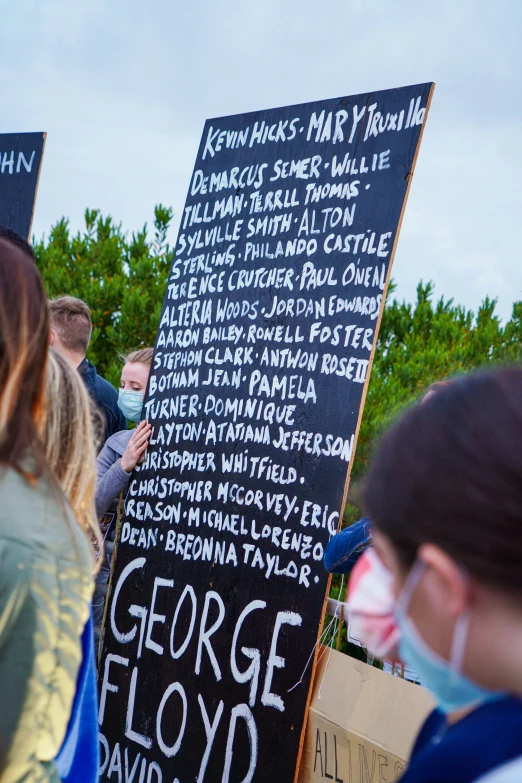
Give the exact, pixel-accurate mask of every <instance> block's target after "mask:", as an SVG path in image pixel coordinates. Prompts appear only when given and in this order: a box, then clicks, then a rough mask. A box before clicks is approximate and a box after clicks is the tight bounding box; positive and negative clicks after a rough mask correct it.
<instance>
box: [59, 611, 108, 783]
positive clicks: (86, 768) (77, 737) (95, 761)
mask: <svg viewBox="0 0 522 783" xmlns="http://www.w3.org/2000/svg"><path fill="white" fill-rule="evenodd" d="M82 653H83V658H82V664H81V666H80V671H79V673H78V680H77V683H76V693H75V696H74V702H73V708H72V712H71V717H70V719H69V725H68V727H67V734H66V735H65V739H64V741H63V745H62V747H61V749H60V752H59V753H58V756H57V757H56V759H55V764H56V769H57V770H58V774H59V775H60V779H61V781H62V783H79V781H81V782H82V783H96V781H97V780H98V769H99V742H98V696H97V691H96V668H95V663H94V642H93V630H92V618H89V620H88V621H87V623H86V625H85V628H84V631H83V635H82Z"/></svg>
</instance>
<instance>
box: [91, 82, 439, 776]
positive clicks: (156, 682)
mask: <svg viewBox="0 0 522 783" xmlns="http://www.w3.org/2000/svg"><path fill="white" fill-rule="evenodd" d="M432 89H433V86H432V85H431V84H425V85H419V86H415V87H405V88H402V89H398V90H389V91H384V92H377V93H371V94H365V95H359V96H355V97H350V98H340V99H336V100H331V101H321V102H317V103H311V104H304V105H300V106H290V107H284V108H281V109H274V110H271V111H263V112H256V113H253V114H246V115H238V116H232V117H225V118H221V119H217V120H209V121H208V122H207V123H206V125H205V129H204V132H203V138H202V141H201V145H200V149H199V153H198V157H197V161H196V166H195V170H194V174H193V176H192V179H191V182H190V187H189V193H188V197H187V202H186V206H185V210H184V214H183V217H182V221H181V228H180V232H179V237H178V241H177V246H176V252H175V256H174V260H173V264H172V269H171V273H170V278H169V281H168V285H167V292H166V296H165V301H164V306H163V311H162V316H161V319H160V327H159V331H158V336H157V340H156V346H155V357H154V361H153V368H152V372H151V377H150V380H149V387H148V393H147V399H146V402H145V406H144V407H145V412H144V415H145V416H146V417H147V418H148V419H149V420H150V421H151V423H152V424H153V430H154V432H153V437H152V439H151V443H150V448H149V450H148V455H147V459H146V461H145V462H144V463H143V464H142V465H141V466H140V468H139V470H137V471H136V472H135V474H134V475H133V477H132V479H131V483H130V487H129V493H128V495H127V499H126V504H125V519H124V521H123V525H122V531H121V541H120V546H119V549H118V557H117V562H116V567H115V573H114V576H113V585H114V589H113V590H112V596H111V604H110V609H109V611H108V615H107V623H106V632H105V642H104V651H103V656H102V660H101V668H100V681H101V685H100V715H99V720H100V730H101V733H100V737H101V745H102V748H101V750H102V770H101V775H102V780H107V781H109V780H114V779H115V778H117V779H119V776H120V770H122V769H127V768H128V769H129V770H134V776H135V779H136V780H142V779H143V780H144V781H154V783H155V782H156V781H168V783H171V781H174V780H177V781H179V783H188V781H196V780H197V781H198V783H203V781H205V783H207V782H209V783H210V782H214V781H219V783H229V782H230V783H232V781H233V782H234V783H236V781H237V783H239V782H240V781H243V783H250V781H257V782H258V783H265V782H266V783H272V782H273V781H274V780H277V781H278V782H279V783H291V781H292V780H293V779H294V774H295V771H296V765H297V761H298V756H299V752H300V747H301V743H302V737H303V725H304V721H305V716H306V712H307V706H308V699H309V685H310V679H311V675H312V670H313V657H314V656H313V651H314V646H315V644H316V640H317V635H318V629H319V626H320V623H321V618H322V616H323V610H324V604H325V594H326V590H327V587H328V576H327V574H326V572H325V570H324V567H323V552H324V547H325V546H326V544H327V542H328V540H329V538H330V536H331V535H333V534H334V533H335V532H336V530H337V528H338V524H339V517H340V513H341V510H342V508H343V502H344V497H345V491H346V487H347V476H348V472H349V469H350V466H351V464H352V461H353V457H354V450H355V442H356V437H357V432H358V427H359V421H360V415H361V411H362V406H363V400H364V395H365V389H366V385H367V381H368V377H369V371H370V366H371V359H372V352H373V350H374V346H375V342H376V338H377V331H378V325H379V320H380V315H381V312H382V307H383V303H384V298H385V295H386V286H387V283H388V279H389V274H390V268H391V261H392V258H393V252H394V248H395V244H396V241H397V234H398V229H399V225H400V221H401V216H402V212H403V209H404V204H405V199H406V195H407V191H408V188H409V184H410V181H411V176H412V173H413V167H414V163H415V159H416V154H417V150H418V146H419V142H420V138H421V133H422V129H423V126H424V122H425V119H426V113H427V110H428V106H429V102H430V98H431V93H432ZM298 683H299V684H298ZM294 686H295V687H294ZM129 774H130V773H129ZM142 776H143V777H142ZM129 779H130V778H129Z"/></svg>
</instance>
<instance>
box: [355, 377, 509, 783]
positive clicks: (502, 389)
mask: <svg viewBox="0 0 522 783" xmlns="http://www.w3.org/2000/svg"><path fill="white" fill-rule="evenodd" d="M521 440H522V369H520V368H505V369H499V370H494V371H490V372H481V373H477V374H474V375H470V376H467V377H464V378H460V379H458V380H455V381H453V382H452V383H451V384H448V385H447V386H445V387H444V388H441V389H438V390H437V393H436V394H434V395H431V396H430V397H429V398H428V399H426V400H425V402H424V404H423V405H418V406H415V407H414V408H412V409H411V410H409V411H408V412H407V413H406V415H404V416H403V417H402V418H401V419H400V420H399V421H398V422H397V423H396V424H395V426H393V427H392V428H391V429H390V430H389V432H388V433H387V434H386V435H385V436H384V438H383V439H382V441H381V443H380V446H379V448H378V451H377V453H376V456H375V458H374V460H373V462H372V464H371V466H370V469H369V472H368V475H367V477H366V482H365V487H364V500H365V506H366V509H367V511H368V512H369V514H370V516H371V519H372V526H373V537H374V547H373V548H372V549H371V550H368V552H367V553H365V554H364V555H363V556H362V557H361V560H360V561H359V563H362V564H363V565H364V563H363V562H362V561H363V558H365V559H367V560H368V562H367V563H366V568H367V570H368V571H370V570H372V571H373V576H374V579H375V580H377V581H378V582H379V584H380V586H381V588H382V589H383V590H388V591H389V595H390V602H391V603H392V604H393V605H394V618H395V624H396V628H397V631H398V652H399V655H400V658H401V659H402V660H403V661H404V662H405V663H406V664H408V665H409V666H411V667H412V668H414V669H415V670H416V671H417V672H418V673H419V675H420V678H421V680H422V682H423V684H425V685H426V687H428V688H429V689H430V690H431V691H432V692H433V693H434V695H435V697H436V699H437V701H438V703H439V708H438V710H436V711H435V712H434V713H432V715H431V716H429V717H428V719H427V721H426V723H425V725H424V727H423V728H422V730H421V732H420V734H419V737H418V739H417V742H416V744H415V746H414V749H413V753H412V758H411V761H410V764H409V766H408V769H407V771H406V773H405V774H404V777H403V778H402V779H401V780H402V781H403V783H427V782H428V781H432V782H433V783H434V782H435V781H438V782H440V781H452V783H471V781H478V780H480V781H481V782H482V781H484V783H486V781H487V783H490V782H491V783H497V781H498V783H500V781H502V783H504V781H506V783H507V781H520V780H522V655H521V650H522V450H521V448H520V442H521ZM370 552H373V553H374V555H376V556H377V558H378V563H374V564H372V563H371V562H370V561H371V557H370ZM372 557H373V555H372ZM377 564H378V568H377V567H375V566H376V565H377ZM504 765H505V766H504Z"/></svg>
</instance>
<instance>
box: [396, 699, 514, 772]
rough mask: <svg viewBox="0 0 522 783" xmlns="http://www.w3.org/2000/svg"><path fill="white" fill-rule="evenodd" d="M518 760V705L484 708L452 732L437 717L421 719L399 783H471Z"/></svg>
mask: <svg viewBox="0 0 522 783" xmlns="http://www.w3.org/2000/svg"><path fill="white" fill-rule="evenodd" d="M521 754H522V699H515V698H512V697H505V698H501V699H498V700H497V701H492V702H487V703H485V704H483V705H481V706H480V707H477V708H476V709H474V710H473V712H470V713H469V714H468V715H466V717H464V718H462V719H461V720H459V721H458V722H457V723H455V724H453V726H448V725H447V723H446V719H445V717H444V715H443V714H442V712H440V711H439V710H434V711H433V712H432V713H431V714H430V715H429V716H428V718H427V719H426V721H425V723H424V725H423V727H422V729H421V730H420V733H419V736H418V737H417V740H416V742H415V745H414V747H413V751H412V754H411V759H410V763H409V765H408V767H407V769H406V771H405V773H404V775H403V777H402V778H401V783H473V781H476V780H477V779H478V778H480V777H481V776H482V775H484V774H485V773H486V772H488V771H489V770H493V769H495V767H498V766H499V765H500V764H503V763H505V762H507V761H511V760H512V759H514V758H516V757H517V756H519V755H521Z"/></svg>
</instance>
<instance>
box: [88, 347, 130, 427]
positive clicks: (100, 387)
mask: <svg viewBox="0 0 522 783" xmlns="http://www.w3.org/2000/svg"><path fill="white" fill-rule="evenodd" d="M78 372H79V373H80V375H81V376H82V378H83V382H84V383H85V387H86V389H87V391H88V392H89V394H90V396H91V399H92V400H93V401H94V403H95V405H96V406H97V407H98V408H99V410H100V411H101V412H102V413H103V415H104V417H105V437H104V441H105V440H107V438H110V436H111V435H114V433H115V432H119V431H120V430H124V429H125V428H126V426H127V420H126V419H125V416H124V415H123V413H122V412H121V411H120V409H119V408H118V392H117V391H116V389H115V388H114V386H111V384H110V383H109V381H106V380H105V378H102V376H101V375H98V373H97V372H96V367H95V366H94V364H91V362H90V361H88V359H84V360H83V362H82V363H81V364H80V366H79V367H78Z"/></svg>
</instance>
